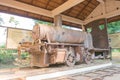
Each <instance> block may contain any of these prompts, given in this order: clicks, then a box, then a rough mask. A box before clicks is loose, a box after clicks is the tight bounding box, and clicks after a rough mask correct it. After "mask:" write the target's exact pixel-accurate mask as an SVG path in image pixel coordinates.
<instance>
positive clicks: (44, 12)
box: [0, 0, 83, 24]
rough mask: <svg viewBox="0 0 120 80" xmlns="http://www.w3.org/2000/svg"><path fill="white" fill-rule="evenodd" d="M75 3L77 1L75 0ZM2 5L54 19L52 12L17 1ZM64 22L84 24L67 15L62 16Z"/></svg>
mask: <svg viewBox="0 0 120 80" xmlns="http://www.w3.org/2000/svg"><path fill="white" fill-rule="evenodd" d="M75 1H77V0H75ZM0 5H4V6H8V7H12V8H16V9H20V10H24V11H28V12H31V13H35V14H40V15H43V16H47V17H52V18H53V17H54V16H52V12H51V11H49V10H45V9H42V8H38V7H35V6H31V5H29V4H24V3H21V2H18V1H15V0H0ZM62 20H64V21H68V22H73V23H76V24H83V21H82V20H79V19H76V18H72V17H69V16H65V15H62Z"/></svg>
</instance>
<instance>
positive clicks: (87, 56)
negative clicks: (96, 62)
mask: <svg viewBox="0 0 120 80" xmlns="http://www.w3.org/2000/svg"><path fill="white" fill-rule="evenodd" d="M85 63H87V64H90V63H92V55H91V54H90V53H89V52H87V54H86V56H85Z"/></svg>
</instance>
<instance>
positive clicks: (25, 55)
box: [21, 52, 29, 59]
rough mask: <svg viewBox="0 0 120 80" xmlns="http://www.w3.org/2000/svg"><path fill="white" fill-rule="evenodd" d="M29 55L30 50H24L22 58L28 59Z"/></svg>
mask: <svg viewBox="0 0 120 80" xmlns="http://www.w3.org/2000/svg"><path fill="white" fill-rule="evenodd" d="M28 57H29V53H28V52H23V53H22V54H21V58H22V59H26V58H28Z"/></svg>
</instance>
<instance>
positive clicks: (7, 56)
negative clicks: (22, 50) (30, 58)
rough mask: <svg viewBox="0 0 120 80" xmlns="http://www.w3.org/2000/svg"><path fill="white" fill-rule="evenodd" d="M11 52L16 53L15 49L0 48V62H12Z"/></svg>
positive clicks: (13, 57)
mask: <svg viewBox="0 0 120 80" xmlns="http://www.w3.org/2000/svg"><path fill="white" fill-rule="evenodd" d="M13 53H17V50H3V49H1V50H0V63H2V64H8V63H12V62H13V61H14V59H15V56H14V55H13Z"/></svg>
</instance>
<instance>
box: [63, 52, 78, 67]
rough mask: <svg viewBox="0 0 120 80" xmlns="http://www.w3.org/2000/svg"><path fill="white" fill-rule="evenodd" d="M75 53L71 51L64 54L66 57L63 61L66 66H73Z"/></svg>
mask: <svg viewBox="0 0 120 80" xmlns="http://www.w3.org/2000/svg"><path fill="white" fill-rule="evenodd" d="M75 62H76V61H75V55H74V53H73V52H72V51H70V52H68V53H67V54H66V58H65V63H66V65H67V66H71V67H72V66H74V65H75Z"/></svg>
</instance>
